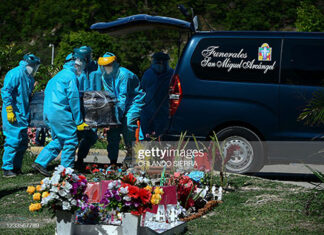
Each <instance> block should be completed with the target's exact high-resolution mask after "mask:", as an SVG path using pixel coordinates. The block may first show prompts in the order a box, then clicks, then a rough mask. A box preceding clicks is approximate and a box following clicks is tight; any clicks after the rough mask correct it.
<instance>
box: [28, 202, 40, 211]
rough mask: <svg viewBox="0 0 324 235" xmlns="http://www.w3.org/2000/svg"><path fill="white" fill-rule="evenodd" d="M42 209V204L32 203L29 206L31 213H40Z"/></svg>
mask: <svg viewBox="0 0 324 235" xmlns="http://www.w3.org/2000/svg"><path fill="white" fill-rule="evenodd" d="M41 208H42V204H40V203H32V204H30V206H29V211H38V210H40V209H41Z"/></svg>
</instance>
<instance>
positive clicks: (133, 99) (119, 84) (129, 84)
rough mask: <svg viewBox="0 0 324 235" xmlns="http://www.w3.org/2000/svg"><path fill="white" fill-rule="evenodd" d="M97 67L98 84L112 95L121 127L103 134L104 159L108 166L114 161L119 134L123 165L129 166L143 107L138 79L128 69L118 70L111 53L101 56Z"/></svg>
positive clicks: (142, 94)
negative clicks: (107, 159) (121, 136)
mask: <svg viewBox="0 0 324 235" xmlns="http://www.w3.org/2000/svg"><path fill="white" fill-rule="evenodd" d="M98 64H99V66H100V67H101V69H102V71H103V76H102V82H103V87H104V89H105V90H106V91H108V92H110V93H112V94H114V95H115V96H116V98H117V100H118V102H117V104H116V118H117V121H119V122H120V123H121V126H119V127H116V128H110V129H109V130H108V132H107V140H108V146H107V151H108V157H109V159H110V163H111V164H116V163H117V159H118V151H119V142H120V134H123V138H124V142H125V145H126V148H127V156H126V158H125V160H124V163H125V164H126V165H128V166H129V165H131V161H132V156H131V152H132V151H131V150H132V142H133V141H134V140H135V130H136V128H137V121H138V120H139V118H140V113H141V110H142V107H143V105H144V98H145V92H144V91H143V90H142V89H141V86H140V81H139V79H138V77H137V76H136V75H135V74H134V73H133V72H131V71H129V70H128V69H126V68H124V67H121V66H119V64H118V62H117V57H116V56H115V55H114V54H113V53H109V52H107V53H105V54H104V55H103V57H100V58H99V60H98Z"/></svg>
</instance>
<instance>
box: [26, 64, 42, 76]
mask: <svg viewBox="0 0 324 235" xmlns="http://www.w3.org/2000/svg"><path fill="white" fill-rule="evenodd" d="M38 68H39V64H38V65H36V67H32V66H30V65H26V70H27V73H28V74H29V75H31V76H33V77H34V76H35V75H36V72H37V70H38Z"/></svg>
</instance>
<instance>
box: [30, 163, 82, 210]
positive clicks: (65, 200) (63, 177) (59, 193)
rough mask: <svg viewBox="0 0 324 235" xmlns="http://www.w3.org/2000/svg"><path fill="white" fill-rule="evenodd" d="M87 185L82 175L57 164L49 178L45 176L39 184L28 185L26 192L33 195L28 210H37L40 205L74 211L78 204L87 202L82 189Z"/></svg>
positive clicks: (52, 208)
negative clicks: (32, 201)
mask: <svg viewBox="0 0 324 235" xmlns="http://www.w3.org/2000/svg"><path fill="white" fill-rule="evenodd" d="M86 187H87V179H86V177H85V176H83V175H77V174H75V173H74V171H73V169H72V168H64V167H63V166H61V165H60V166H58V167H56V168H55V171H54V173H53V176H52V177H51V178H49V177H46V178H44V179H43V180H42V181H41V182H40V185H37V186H36V187H34V186H28V188H27V193H29V194H31V195H33V200H34V202H35V203H32V204H31V205H30V206H29V210H30V211H38V210H40V209H41V208H42V207H49V208H50V209H51V210H53V211H54V212H55V211H56V210H64V211H71V212H73V211H75V210H76V209H77V208H78V207H79V206H80V205H82V204H83V203H86V202H87V196H86V194H84V191H85V189H86Z"/></svg>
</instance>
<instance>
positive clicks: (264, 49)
mask: <svg viewBox="0 0 324 235" xmlns="http://www.w3.org/2000/svg"><path fill="white" fill-rule="evenodd" d="M271 55H272V48H271V47H270V46H269V44H268V43H263V44H262V46H261V47H259V56H258V58H259V61H271Z"/></svg>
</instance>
